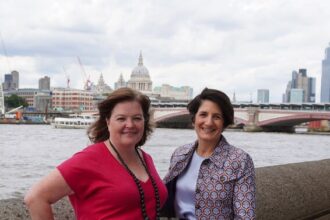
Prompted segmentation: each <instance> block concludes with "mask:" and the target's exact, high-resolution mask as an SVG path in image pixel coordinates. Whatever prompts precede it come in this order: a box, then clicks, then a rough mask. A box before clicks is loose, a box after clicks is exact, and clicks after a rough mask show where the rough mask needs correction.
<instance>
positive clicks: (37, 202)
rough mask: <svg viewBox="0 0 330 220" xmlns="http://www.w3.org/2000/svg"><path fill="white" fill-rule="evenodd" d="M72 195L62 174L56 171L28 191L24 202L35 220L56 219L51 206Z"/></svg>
mask: <svg viewBox="0 0 330 220" xmlns="http://www.w3.org/2000/svg"><path fill="white" fill-rule="evenodd" d="M72 193H73V192H72V190H71V188H70V187H69V185H68V184H67V183H66V182H65V180H64V178H63V176H62V175H61V173H60V172H59V171H58V170H57V169H55V170H53V171H52V172H51V173H50V174H48V175H47V176H45V177H44V178H43V179H41V180H40V181H39V182H38V183H36V184H35V185H34V186H33V187H32V188H31V189H30V190H29V191H28V193H27V194H26V196H25V198H24V202H25V204H26V205H27V207H28V210H29V212H30V216H31V218H32V219H33V220H48V219H54V217H53V212H52V208H51V204H53V203H55V202H56V201H58V200H60V199H61V198H63V197H64V196H66V195H70V194H72Z"/></svg>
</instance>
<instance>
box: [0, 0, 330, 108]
mask: <svg viewBox="0 0 330 220" xmlns="http://www.w3.org/2000/svg"><path fill="white" fill-rule="evenodd" d="M0 7H1V8H2V9H3V13H2V14H1V15H0V25H1V27H2V29H1V30H0V33H1V41H2V42H1V43H2V46H1V48H0V73H1V75H2V76H3V75H4V74H5V73H10V72H11V71H12V70H17V71H18V72H19V73H20V87H22V88H27V87H35V88H36V87H37V86H38V81H37V79H39V78H41V77H43V76H45V75H46V76H49V77H51V79H52V83H51V84H52V86H62V87H65V86H66V75H69V77H70V81H71V86H72V87H74V88H82V87H83V81H84V79H83V78H84V76H83V73H82V70H81V66H80V65H79V63H78V62H77V57H80V59H81V61H82V65H83V68H84V69H85V70H86V72H87V74H88V75H90V78H91V80H92V81H93V82H95V83H96V82H97V80H98V78H99V76H100V74H101V73H102V74H103V77H104V81H105V82H106V83H107V84H108V85H111V87H114V86H113V85H114V83H115V82H116V81H117V80H118V78H119V76H120V74H121V73H122V74H123V77H124V78H125V79H128V78H129V76H130V74H131V71H132V69H133V68H134V66H135V65H136V60H137V58H138V55H139V53H140V51H141V50H142V53H143V56H144V62H145V66H146V67H147V68H148V69H149V71H150V77H151V80H152V81H153V86H154V87H155V86H160V85H162V84H170V85H173V86H184V85H187V86H191V87H192V88H193V89H194V94H197V93H198V92H200V91H201V89H203V88H204V87H212V88H217V89H221V90H223V91H224V92H226V93H227V94H228V96H229V97H231V98H232V97H233V93H234V92H235V95H236V99H237V100H242V101H244V100H246V101H248V100H250V97H251V96H252V97H253V100H254V101H256V99H257V89H262V88H267V89H269V90H270V102H281V100H282V93H283V91H284V90H285V88H286V83H287V82H288V80H289V79H290V78H291V72H292V71H293V70H295V69H298V68H305V69H307V70H308V73H309V76H311V77H315V78H316V102H319V101H320V84H321V62H322V59H323V58H324V49H325V48H326V47H327V46H328V44H329V41H330V23H329V22H328V21H327V20H328V19H327V17H328V9H329V8H330V3H329V2H328V1H326V0H316V2H310V1H307V0H303V1H300V2H299V4H296V3H295V2H294V1H283V0H279V1H267V2H261V1H257V0H255V1H250V2H245V1H211V2H208V4H206V3H205V2H202V1H180V3H178V2H176V1H166V2H155V1H152V2H150V1H139V2H134V1H125V2H118V1H93V2H88V1H84V2H82V1H70V2H66V1H63V2H62V1H57V2H51V1H38V0H36V1H35V2H34V6H31V5H29V3H27V2H21V1H18V0H14V1H10V2H4V1H2V2H0ZM78 11H79V13H77V12H78ZM320 33H322V34H320ZM1 81H2V82H3V81H4V80H3V78H2V79H1ZM275 82H276V83H275Z"/></svg>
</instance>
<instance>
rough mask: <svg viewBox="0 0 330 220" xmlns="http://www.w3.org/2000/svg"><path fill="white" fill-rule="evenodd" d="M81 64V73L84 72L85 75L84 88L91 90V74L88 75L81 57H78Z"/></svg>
mask: <svg viewBox="0 0 330 220" xmlns="http://www.w3.org/2000/svg"><path fill="white" fill-rule="evenodd" d="M77 59H78V62H79V65H80V69H81V73H82V74H83V77H84V80H85V82H84V90H91V89H92V82H91V81H90V79H89V78H90V76H88V77H87V74H86V71H85V69H84V66H83V65H82V63H81V61H80V58H79V57H77Z"/></svg>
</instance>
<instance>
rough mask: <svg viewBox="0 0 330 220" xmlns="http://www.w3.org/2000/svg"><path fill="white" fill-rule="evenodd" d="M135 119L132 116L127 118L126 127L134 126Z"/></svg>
mask: <svg viewBox="0 0 330 220" xmlns="http://www.w3.org/2000/svg"><path fill="white" fill-rule="evenodd" d="M133 124H134V123H133V120H132V119H131V118H128V119H127V120H126V127H128V128H131V127H133Z"/></svg>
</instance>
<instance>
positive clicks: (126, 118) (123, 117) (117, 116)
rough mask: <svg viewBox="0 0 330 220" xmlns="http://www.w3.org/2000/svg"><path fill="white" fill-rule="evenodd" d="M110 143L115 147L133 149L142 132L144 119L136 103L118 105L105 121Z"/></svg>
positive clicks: (129, 102) (127, 102) (128, 102)
mask: <svg viewBox="0 0 330 220" xmlns="http://www.w3.org/2000/svg"><path fill="white" fill-rule="evenodd" d="M107 124H108V130H109V133H110V141H111V142H112V143H113V144H114V145H115V146H116V147H135V145H136V144H137V143H138V142H139V141H140V140H141V138H142V136H143V132H144V117H143V111H142V108H141V105H140V103H139V102H137V101H125V102H121V103H118V104H117V105H116V106H115V107H114V108H113V110H112V112H111V116H110V118H109V119H108V120H107Z"/></svg>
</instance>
